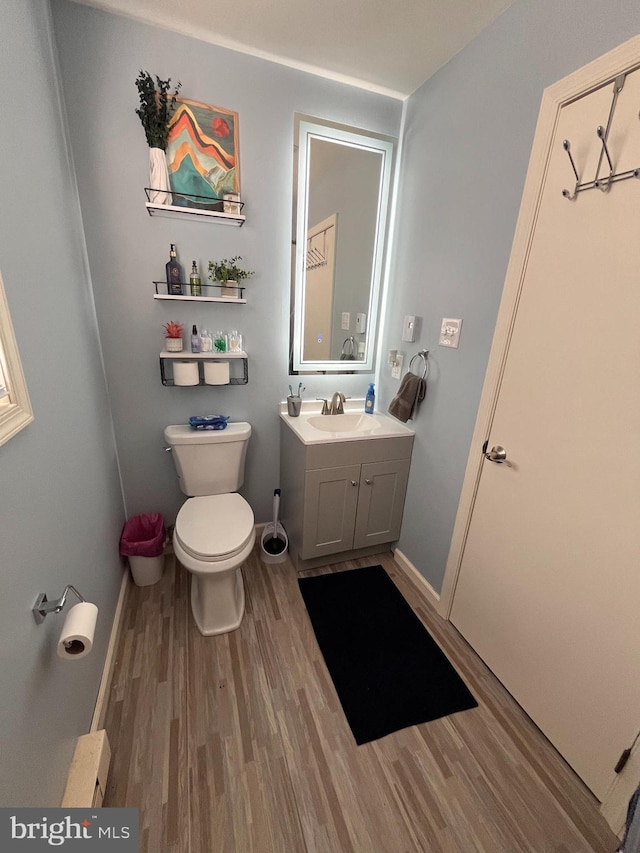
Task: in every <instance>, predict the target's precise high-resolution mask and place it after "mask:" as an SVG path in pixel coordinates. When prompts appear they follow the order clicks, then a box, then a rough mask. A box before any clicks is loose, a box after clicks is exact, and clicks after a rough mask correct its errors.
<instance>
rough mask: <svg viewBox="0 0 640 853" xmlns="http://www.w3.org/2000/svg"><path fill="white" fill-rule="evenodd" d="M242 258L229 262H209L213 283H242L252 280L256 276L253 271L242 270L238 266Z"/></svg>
mask: <svg viewBox="0 0 640 853" xmlns="http://www.w3.org/2000/svg"><path fill="white" fill-rule="evenodd" d="M241 260H242V257H241V256H240V255H236V256H235V258H231V259H230V260H227V259H226V258H224V259H223V260H221V261H209V278H210V279H211V281H222V282H227V281H242V279H245V278H251V276H252V275H255V273H254V272H252V271H251V270H245V269H242V267H239V266H238V261H241Z"/></svg>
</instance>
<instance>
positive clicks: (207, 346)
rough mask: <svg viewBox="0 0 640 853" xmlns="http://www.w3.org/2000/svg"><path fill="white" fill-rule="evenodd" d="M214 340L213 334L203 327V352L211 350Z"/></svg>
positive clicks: (201, 339)
mask: <svg viewBox="0 0 640 853" xmlns="http://www.w3.org/2000/svg"><path fill="white" fill-rule="evenodd" d="M211 349H212V342H211V335H210V334H209V332H208V331H207V330H206V329H202V331H201V332H200V351H201V352H211Z"/></svg>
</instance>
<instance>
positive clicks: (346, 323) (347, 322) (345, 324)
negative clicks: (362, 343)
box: [342, 311, 351, 332]
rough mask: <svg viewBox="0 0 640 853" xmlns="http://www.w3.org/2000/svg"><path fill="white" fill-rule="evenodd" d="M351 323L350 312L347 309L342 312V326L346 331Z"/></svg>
mask: <svg viewBox="0 0 640 853" xmlns="http://www.w3.org/2000/svg"><path fill="white" fill-rule="evenodd" d="M350 325H351V314H350V313H349V312H348V311H343V312H342V328H343V329H344V330H345V331H346V332H348V331H349V326H350Z"/></svg>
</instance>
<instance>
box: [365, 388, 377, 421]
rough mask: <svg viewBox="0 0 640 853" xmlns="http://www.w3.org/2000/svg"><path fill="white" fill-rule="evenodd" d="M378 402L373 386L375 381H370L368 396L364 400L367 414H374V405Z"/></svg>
mask: <svg viewBox="0 0 640 853" xmlns="http://www.w3.org/2000/svg"><path fill="white" fill-rule="evenodd" d="M375 403H376V394H375V391H374V388H373V382H370V383H369V389H368V391H367V397H366V399H365V401H364V410H365V413H366V414H367V415H372V414H373V407H374V406H375Z"/></svg>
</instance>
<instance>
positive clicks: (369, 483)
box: [364, 477, 371, 486]
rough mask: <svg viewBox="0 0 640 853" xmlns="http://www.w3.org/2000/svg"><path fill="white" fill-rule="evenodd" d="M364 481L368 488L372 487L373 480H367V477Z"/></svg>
mask: <svg viewBox="0 0 640 853" xmlns="http://www.w3.org/2000/svg"><path fill="white" fill-rule="evenodd" d="M364 481H365V483H366V484H367V486H370V485H371V480H367V478H366V477H365V478H364Z"/></svg>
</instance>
